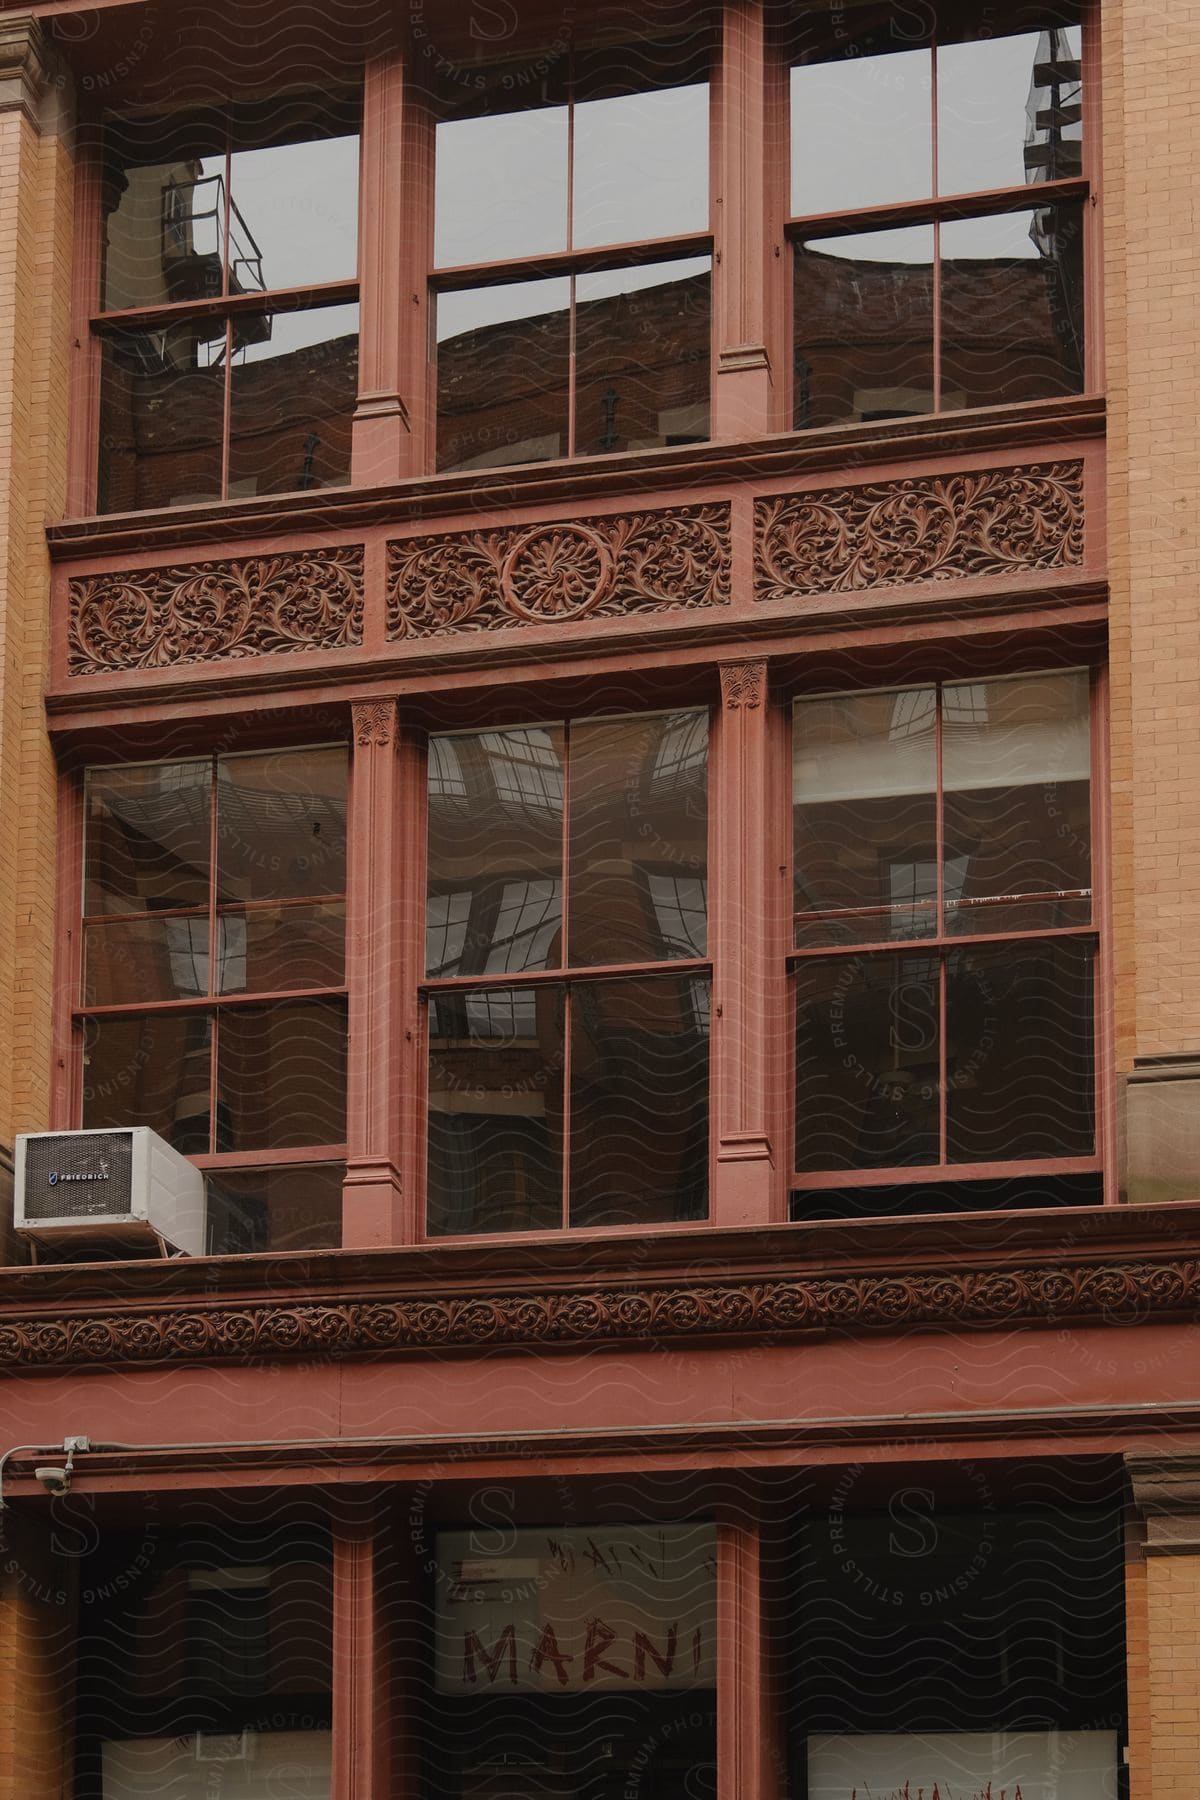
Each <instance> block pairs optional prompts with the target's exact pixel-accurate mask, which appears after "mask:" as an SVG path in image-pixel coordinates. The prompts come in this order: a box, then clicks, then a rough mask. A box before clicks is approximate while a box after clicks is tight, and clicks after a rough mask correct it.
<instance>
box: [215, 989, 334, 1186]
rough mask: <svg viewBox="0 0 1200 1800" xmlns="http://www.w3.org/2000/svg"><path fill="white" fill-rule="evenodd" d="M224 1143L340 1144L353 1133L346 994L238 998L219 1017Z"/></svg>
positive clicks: (259, 1146) (228, 1146)
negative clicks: (244, 1001) (255, 1001)
mask: <svg viewBox="0 0 1200 1800" xmlns="http://www.w3.org/2000/svg"><path fill="white" fill-rule="evenodd" d="M217 1093H218V1102H217V1143H216V1147H217V1149H218V1150H281V1149H286V1148H288V1147H289V1146H291V1145H296V1144H337V1143H341V1142H342V1141H343V1140H344V1139H345V1136H346V1009H345V1006H344V1005H343V1004H342V1003H341V1002H340V1001H332V1000H330V1001H327V1000H294V1001H285V1002H283V1003H282V1004H280V1005H277V1006H231V1007H229V1008H228V1009H227V1010H225V1011H223V1012H222V1013H221V1014H220V1015H219V1018H218V1021H217Z"/></svg>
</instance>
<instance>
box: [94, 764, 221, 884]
mask: <svg viewBox="0 0 1200 1800" xmlns="http://www.w3.org/2000/svg"><path fill="white" fill-rule="evenodd" d="M211 801H212V764H211V763H210V762H208V761H204V762H182V763H143V764H138V765H136V766H134V767H133V768H119V769H90V770H89V771H88V775H87V781H86V786H85V790H84V810H85V828H84V911H85V912H86V913H91V914H96V913H123V912H159V911H165V910H166V909H167V908H169V907H185V906H207V904H208V870H209V858H210V854H211V841H210V840H211V827H210V806H211Z"/></svg>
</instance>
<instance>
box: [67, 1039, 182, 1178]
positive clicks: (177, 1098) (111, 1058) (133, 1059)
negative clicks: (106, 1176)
mask: <svg viewBox="0 0 1200 1800" xmlns="http://www.w3.org/2000/svg"><path fill="white" fill-rule="evenodd" d="M209 1044H210V1037H209V1020H208V1017H207V1015H205V1014H203V1013H187V1014H179V1013H154V1014H150V1015H148V1016H144V1017H141V1018H136V1017H135V1018H128V1019H89V1020H87V1021H86V1022H85V1025H84V1075H83V1117H82V1120H81V1123H82V1125H83V1126H84V1128H85V1129H88V1130H91V1129H100V1128H101V1127H104V1126H112V1125H149V1126H150V1127H151V1129H152V1130H154V1131H157V1132H158V1134H159V1136H160V1137H164V1138H166V1140H167V1142H168V1143H169V1144H173V1145H174V1147H175V1149H176V1150H178V1151H180V1152H181V1153H182V1154H183V1155H185V1156H199V1155H203V1154H204V1153H205V1152H206V1151H207V1150H208V1149H209V1147H210V1146H209V1094H210V1090H211V1084H212V1077H211V1064H210V1055H209Z"/></svg>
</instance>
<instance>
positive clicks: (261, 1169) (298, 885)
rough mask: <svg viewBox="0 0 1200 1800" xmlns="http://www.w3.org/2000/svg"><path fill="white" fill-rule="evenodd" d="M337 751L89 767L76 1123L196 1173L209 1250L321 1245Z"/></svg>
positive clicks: (339, 970) (339, 1089)
mask: <svg viewBox="0 0 1200 1800" xmlns="http://www.w3.org/2000/svg"><path fill="white" fill-rule="evenodd" d="M346 760H347V759H346V752H345V750H344V749H343V748H342V747H341V746H333V747H330V748H328V749H305V750H292V751H282V752H280V751H268V752H251V753H248V754H242V755H231V756H216V757H204V758H196V759H194V760H189V761H180V762H169V763H145V764H140V765H133V766H130V765H123V766H121V767H119V768H110V769H93V770H91V771H89V773H88V776H87V779H86V784H85V790H84V805H85V818H86V826H85V838H84V926H83V970H82V992H81V996H80V998H81V1002H82V1004H81V1006H80V1008H79V1009H78V1012H77V1014H76V1018H77V1021H78V1024H79V1027H80V1029H81V1030H82V1032H83V1038H84V1079H83V1108H82V1123H83V1125H84V1126H85V1127H95V1128H103V1127H105V1126H118V1125H149V1126H151V1127H152V1128H153V1129H154V1130H155V1131H157V1132H158V1133H159V1134H160V1136H162V1137H164V1138H165V1139H166V1140H167V1142H168V1143H170V1144H172V1145H173V1146H174V1147H175V1148H176V1149H177V1150H179V1151H181V1152H182V1153H183V1154H185V1155H188V1156H192V1157H194V1158H196V1160H197V1161H198V1162H199V1163H200V1165H201V1166H202V1167H203V1168H205V1169H206V1171H207V1172H208V1222H209V1240H210V1242H209V1247H210V1249H212V1250H216V1251H220V1250H257V1249H266V1248H269V1247H275V1248H279V1247H287V1246H288V1245H289V1244H290V1243H296V1242H298V1243H301V1244H305V1245H313V1244H321V1243H325V1244H336V1243H338V1242H339V1241H340V1235H341V1224H340V1220H341V1184H342V1177H343V1173H344V1155H345V1137H346V1001H345V938H346V905H345V889H346Z"/></svg>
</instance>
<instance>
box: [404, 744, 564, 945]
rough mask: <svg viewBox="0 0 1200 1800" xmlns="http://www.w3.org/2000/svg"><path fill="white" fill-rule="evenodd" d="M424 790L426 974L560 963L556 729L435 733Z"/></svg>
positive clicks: (560, 766) (560, 795)
mask: <svg viewBox="0 0 1200 1800" xmlns="http://www.w3.org/2000/svg"><path fill="white" fill-rule="evenodd" d="M428 788H429V840H428V888H427V897H426V915H425V968H426V972H427V973H428V974H430V975H484V974H487V975H494V974H501V973H505V972H507V971H510V970H511V971H513V972H516V971H517V970H520V969H546V968H551V967H553V966H554V965H555V964H557V963H558V962H560V961H561V940H560V932H561V925H562V826H563V813H562V809H563V731H562V727H561V726H557V725H550V726H528V727H522V728H519V729H513V730H500V731H482V732H479V733H477V734H475V735H472V736H469V737H457V736H456V737H435V738H432V739H431V740H430V744H429V777H428Z"/></svg>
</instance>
